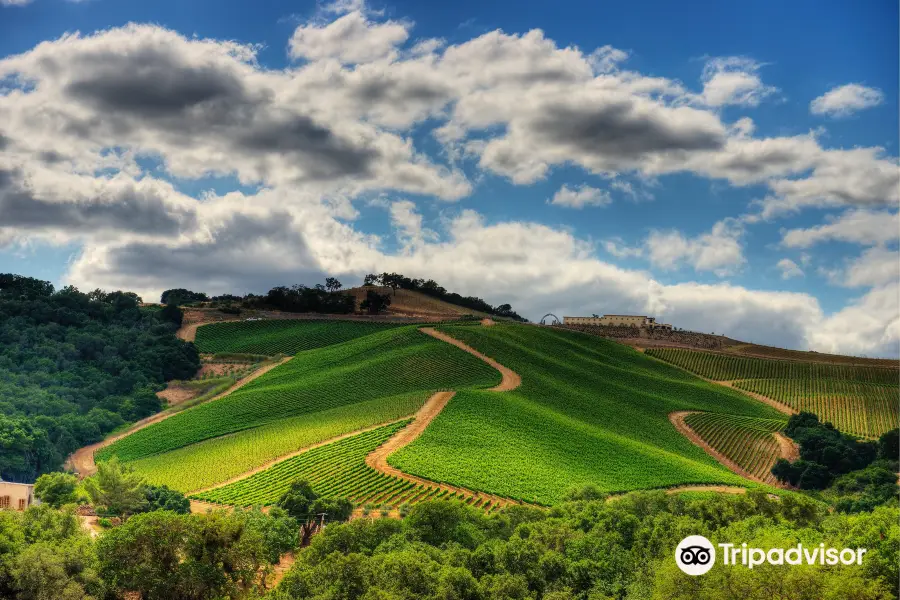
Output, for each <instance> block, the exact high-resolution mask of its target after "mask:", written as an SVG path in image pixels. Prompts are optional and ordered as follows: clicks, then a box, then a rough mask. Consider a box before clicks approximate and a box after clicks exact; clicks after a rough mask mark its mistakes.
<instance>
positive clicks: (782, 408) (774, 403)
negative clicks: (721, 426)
mask: <svg viewBox="0 0 900 600" xmlns="http://www.w3.org/2000/svg"><path fill="white" fill-rule="evenodd" d="M698 377H699V375H698ZM701 379H706V377H701ZM706 381H709V382H710V383H717V384H719V385H724V386H725V387H727V388H731V389H733V390H735V391H737V392H740V393H742V394H744V395H745V396H750V397H751V398H753V399H754V400H759V401H760V402H762V403H763V404H768V405H769V406H771V407H772V408H774V409H775V410H777V411H778V412H782V413H784V414H786V415H796V414H797V413H798V412H799V411H798V410H797V409H795V408H791V407H790V406H788V405H787V404H783V403H781V402H779V401H778V400H773V399H772V398H769V397H768V396H763V395H762V394H757V393H756V392H748V391H747V390H742V389H741V388H739V387H735V386H734V384H735V383H737V382H738V381H743V380H741V379H733V380H723V381H716V380H715V379H706Z"/></svg>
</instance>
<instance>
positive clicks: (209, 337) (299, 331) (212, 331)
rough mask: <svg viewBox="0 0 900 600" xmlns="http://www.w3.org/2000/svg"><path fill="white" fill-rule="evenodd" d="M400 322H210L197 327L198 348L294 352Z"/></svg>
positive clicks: (375, 330) (296, 320)
mask: <svg viewBox="0 0 900 600" xmlns="http://www.w3.org/2000/svg"><path fill="white" fill-rule="evenodd" d="M401 325H402V324H397V323H380V322H372V321H341V320H302V319H291V320H287V319H284V320H269V321H236V322H233V323H210V324H208V325H204V326H203V327H200V328H198V329H197V333H196V337H195V340H194V343H195V344H196V345H197V348H199V349H200V352H211V353H218V352H239V353H249V354H265V355H268V356H272V355H275V354H296V353H298V352H302V351H304V350H313V349H315V348H324V347H325V346H332V345H334V344H340V343H342V342H346V341H349V340H353V339H356V338H360V337H363V336H366V335H370V334H372V333H377V332H379V331H385V330H387V329H392V328H395V327H400V326H401Z"/></svg>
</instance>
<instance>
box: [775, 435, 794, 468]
mask: <svg viewBox="0 0 900 600" xmlns="http://www.w3.org/2000/svg"><path fill="white" fill-rule="evenodd" d="M772 435H774V436H775V439H776V440H778V446H779V449H780V450H781V458H785V459H787V460H788V461H790V462H794V461H795V460H797V459H799V458H800V448H799V447H798V446H797V442H795V441H794V440H792V439H791V438H789V437H788V436H786V435H784V434H783V433H779V432H775V433H773V434H772Z"/></svg>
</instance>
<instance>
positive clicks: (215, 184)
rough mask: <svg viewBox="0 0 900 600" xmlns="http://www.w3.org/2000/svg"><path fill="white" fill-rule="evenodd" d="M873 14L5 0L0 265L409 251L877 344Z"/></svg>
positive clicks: (885, 12) (465, 284)
mask: <svg viewBox="0 0 900 600" xmlns="http://www.w3.org/2000/svg"><path fill="white" fill-rule="evenodd" d="M897 22H898V6H897V3H895V2H875V3H867V4H866V6H865V7H862V8H861V7H860V6H858V5H856V4H853V3H846V2H791V3H784V2H755V3H744V4H735V3H723V2H692V3H690V4H689V5H687V6H685V5H679V4H677V3H671V2H643V3H615V4H611V3H596V2H584V3H578V2H553V3H547V2H537V1H533V2H517V3H514V4H511V3H505V2H496V3H490V4H489V5H487V6H485V3H476V2H456V3H421V2H389V3H370V4H363V3H362V2H359V1H343V2H340V3H335V4H323V3H318V4H316V3H308V2H306V3H303V2H274V1H272V2H229V3H213V2H203V1H200V2H188V3H186V2H166V1H163V2H152V3H148V2H121V1H120V2H113V1H111V0H87V1H82V2H67V1H64V0H33V1H31V2H22V0H0V136H2V137H0V142H2V141H4V140H6V142H5V144H0V270H2V271H16V272H22V273H26V274H29V275H33V276H38V277H42V278H47V279H51V280H52V281H54V282H55V283H56V284H57V285H62V284H67V283H72V284H75V285H78V286H79V287H93V286H100V287H122V288H131V289H135V290H137V291H139V292H141V293H143V294H145V295H155V294H158V292H159V290H161V289H165V288H168V287H176V286H180V285H185V286H187V287H197V288H203V289H204V290H206V291H210V292H214V293H216V292H225V291H231V290H234V291H250V290H253V291H263V289H264V288H265V286H267V285H276V284H282V283H293V282H305V283H311V282H313V281H311V280H313V279H315V278H317V277H320V276H322V275H323V274H325V273H329V274H331V273H333V274H337V275H339V276H340V277H342V278H343V279H345V280H346V282H347V283H356V282H357V280H358V279H361V276H362V274H364V273H365V272H367V271H369V270H373V269H374V270H401V271H403V272H407V273H408V274H410V275H417V276H431V277H434V278H435V279H437V280H439V281H441V282H442V283H444V284H445V285H447V287H451V288H453V289H458V290H459V291H461V292H463V293H471V294H477V295H481V296H483V297H485V298H486V299H488V300H489V301H491V302H494V303H500V302H505V301H509V302H512V304H513V305H514V307H516V308H519V309H520V311H521V312H523V313H524V314H526V315H527V316H529V317H531V318H539V317H540V316H541V315H542V314H543V313H545V312H548V311H553V312H555V313H557V314H560V313H566V314H583V313H592V312H621V311H630V312H640V313H643V312H653V313H654V314H657V315H658V316H659V317H661V318H662V320H667V321H671V322H673V323H674V324H675V325H676V326H682V327H688V328H695V329H700V330H704V331H711V330H715V331H724V332H726V333H729V334H731V335H733V336H735V337H741V336H743V337H744V338H745V339H748V338H753V341H757V342H765V343H772V344H783V345H786V346H790V347H797V348H804V349H805V348H814V349H819V350H823V351H840V352H849V353H854V354H879V355H896V354H897V353H898V344H900V318H898V301H897V295H898V283H900V282H898V279H900V274H898V273H897V262H898V259H897V237H898V236H897V230H898V224H897V203H898V198H897V158H896V157H897V153H898V137H897V136H898V134H897V132H898V113H900V111H898V98H897V89H898V81H897V77H898V75H897V74H898V71H900V66H898V51H897V50H898V34H897V27H896V23H897ZM129 23H134V24H140V26H138V27H131V28H130V29H128V28H125V27H126V26H127V25H128V24H129ZM72 32H80V35H79V36H77V37H75V36H69V37H66V38H64V37H63V36H65V35H66V34H70V33H72ZM498 32H499V33H498ZM42 43H43V45H41V44H42ZM238 54H239V55H240V56H237V55H238ZM2 57H6V58H5V59H4V58H2ZM179 78H181V79H179ZM385 82H386V84H385ZM204 86H206V87H204ZM160 90H161V91H160ZM179 119H185V121H183V122H181V121H179ZM219 119H220V120H219ZM238 121H240V122H241V124H240V125H235V123H236V122H238ZM244 121H246V123H245V122H244ZM4 122H5V123H7V125H6V126H4V125H3V123H4ZM198 123H200V124H202V127H201V126H199V125H198ZM273 123H275V125H273ZM310 123H313V124H314V127H315V128H316V129H315V135H314V136H312V137H309V138H307V139H303V140H300V139H299V138H297V137H291V136H289V135H288V133H286V132H291V131H295V130H294V129H291V127H300V129H297V130H296V131H297V132H300V133H302V135H307V134H308V133H309V132H310V125H309V124H310ZM193 127H197V129H196V130H195V129H193ZM220 135H221V136H224V137H219V136H220ZM298 135H299V133H298ZM316 136H318V137H316ZM235 140H238V141H235ZM48 149H49V150H52V151H53V152H54V153H55V154H54V156H56V159H54V160H48V159H46V152H47V150H48ZM347 161H349V162H347ZM3 173H8V175H7V176H6V177H5V178H4V177H2V174H3ZM4 185H5V187H4ZM554 198H556V199H557V200H556V201H555V202H552V203H551V200H552V199H554Z"/></svg>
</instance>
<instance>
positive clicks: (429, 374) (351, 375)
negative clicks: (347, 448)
mask: <svg viewBox="0 0 900 600" xmlns="http://www.w3.org/2000/svg"><path fill="white" fill-rule="evenodd" d="M499 381H500V376H499V374H498V373H497V372H496V371H495V370H494V369H492V368H491V367H490V366H488V365H486V364H485V363H483V362H482V361H480V360H478V359H477V358H475V357H473V356H470V355H468V354H466V353H465V352H462V351H461V350H459V349H457V348H453V347H452V346H449V345H448V344H445V343H443V342H440V341H438V340H435V339H433V338H431V337H429V336H426V335H424V334H422V333H420V332H419V331H417V330H416V328H415V327H414V326H405V327H396V328H392V329H388V330H385V331H381V332H379V333H374V334H371V335H368V336H365V337H361V338H357V339H355V340H351V341H349V342H345V343H342V344H337V345H334V346H327V347H325V348H319V349H317V350H311V351H307V352H303V353H300V354H298V355H297V356H295V357H294V358H293V359H291V360H290V361H288V362H287V363H285V364H283V365H281V366H279V367H277V368H275V369H273V370H272V371H270V372H269V373H267V374H266V375H264V376H263V377H260V378H259V379H257V380H255V381H254V382H252V383H251V384H249V385H247V386H246V387H244V388H242V389H241V390H239V391H238V392H236V393H234V394H232V395H230V396H228V397H226V398H223V399H221V400H218V401H216V402H214V403H211V404H205V405H202V406H198V407H196V408H192V409H190V410H187V411H185V412H183V413H181V414H178V415H176V416H174V417H172V418H170V419H167V420H166V421H164V422H162V423H159V424H157V425H154V426H151V427H148V428H146V429H143V430H141V431H139V432H137V433H135V434H133V435H131V436H128V437H127V438H124V439H122V440H119V441H118V442H116V443H115V444H112V445H111V446H109V447H107V448H105V449H104V450H103V451H102V455H101V456H99V457H98V458H100V459H102V458H105V457H108V456H112V455H116V456H118V457H119V458H120V459H122V460H137V459H142V458H146V457H149V456H153V455H155V454H160V453H162V452H168V451H171V450H176V449H178V448H183V447H185V446H188V445H190V444H196V443H198V442H202V441H203V440H208V439H211V438H215V437H219V436H222V435H226V434H232V433H236V432H239V431H243V430H247V429H251V428H253V427H259V426H262V425H267V424H269V423H275V422H276V421H279V420H281V419H288V418H292V417H298V416H301V415H311V414H314V413H318V412H321V411H327V410H333V409H337V408H340V407H344V406H350V405H352V404H356V403H359V402H363V401H367V400H374V399H376V398H384V397H389V396H397V395H402V394H409V393H413V392H432V391H436V390H441V389H458V388H464V387H489V386H491V385H496V384H497V383H498V382H499Z"/></svg>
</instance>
